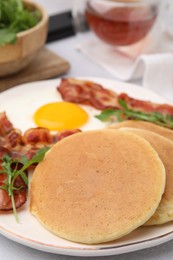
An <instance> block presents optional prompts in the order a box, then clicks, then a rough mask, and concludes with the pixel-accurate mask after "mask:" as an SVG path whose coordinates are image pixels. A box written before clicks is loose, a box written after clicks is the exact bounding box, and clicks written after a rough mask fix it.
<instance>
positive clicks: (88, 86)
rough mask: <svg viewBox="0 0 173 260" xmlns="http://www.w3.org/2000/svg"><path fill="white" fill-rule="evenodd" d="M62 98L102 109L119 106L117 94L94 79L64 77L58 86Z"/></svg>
mask: <svg viewBox="0 0 173 260" xmlns="http://www.w3.org/2000/svg"><path fill="white" fill-rule="evenodd" d="M57 90H58V92H59V93H60V94H61V96H62V99H63V100H65V101H68V102H73V103H77V104H83V105H90V106H92V107H94V108H96V109H99V110H102V109H106V108H110V107H117V106H118V102H117V94H116V93H115V92H113V91H111V90H109V89H106V88H104V87H103V86H102V85H100V84H97V83H95V82H92V81H84V80H78V79H73V78H69V79H62V80H61V83H60V85H59V86H58V88H57Z"/></svg>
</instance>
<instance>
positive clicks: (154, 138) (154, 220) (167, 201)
mask: <svg viewBox="0 0 173 260" xmlns="http://www.w3.org/2000/svg"><path fill="white" fill-rule="evenodd" d="M120 130H125V131H129V132H131V133H135V134H137V135H138V136H141V137H143V138H145V139H146V140H147V141H148V142H149V143H150V144H151V145H152V147H153V148H154V149H155V150H156V151H157V153H158V155H159V157H160V159H161V160H162V162H163V164H164V166H165V170H166V186H165V191H164V194H163V196H162V200H161V202H160V204H159V206H158V208H157V210H156V212H155V214H154V215H153V216H152V217H151V218H150V219H149V221H147V223H146V224H145V225H157V224H163V223H166V222H168V221H172V220H173V159H172V158H173V142H172V141H170V140H168V139H167V138H164V137H162V136H160V135H158V134H156V133H153V132H151V131H147V130H143V129H135V128H128V127H127V128H120Z"/></svg>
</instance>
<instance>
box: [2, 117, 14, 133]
mask: <svg viewBox="0 0 173 260" xmlns="http://www.w3.org/2000/svg"><path fill="white" fill-rule="evenodd" d="M11 130H13V125H12V123H11V122H10V121H9V119H8V118H7V115H6V113H5V112H2V113H0V136H4V135H6V134H8V133H9V132H10V131H11Z"/></svg>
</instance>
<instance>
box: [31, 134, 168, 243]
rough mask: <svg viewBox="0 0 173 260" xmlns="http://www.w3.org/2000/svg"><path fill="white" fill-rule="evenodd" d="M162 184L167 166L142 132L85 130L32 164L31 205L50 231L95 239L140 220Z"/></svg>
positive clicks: (116, 234)
mask: <svg viewBox="0 0 173 260" xmlns="http://www.w3.org/2000/svg"><path fill="white" fill-rule="evenodd" d="M144 155H145V156H144ZM164 188H165V168H164V166H163V164H162V162H161V160H160V158H159V156H158V154H157V153H156V151H155V150H154V149H153V148H152V146H151V145H150V144H149V143H148V142H147V141H145V140H144V139H143V138H141V137H138V136H137V135H136V134H131V133H128V132H123V131H118V130H117V131H116V130H114V131H113V130H112V131H110V130H98V131H88V132H82V133H79V134H76V135H72V136H70V137H67V138H66V139H64V140H62V141H61V142H59V143H57V144H55V145H54V146H53V147H52V148H51V150H50V151H49V152H48V153H47V154H46V156H45V158H44V160H43V161H42V162H41V163H39V165H38V166H37V167H36V169H35V171H34V174H33V177H32V180H31V187H30V210H31V212H32V214H34V215H35V216H36V217H37V219H38V220H39V221H40V223H42V225H43V226H44V227H46V228H47V229H48V230H49V231H51V232H53V233H54V234H56V235H58V236H60V237H62V238H65V239H67V240H71V241H75V242H79V243H86V244H96V243H102V242H108V241H112V240H114V239H117V238H120V237H122V236H124V235H126V234H128V233H130V232H131V231H133V230H134V229H136V228H137V227H139V226H141V225H143V224H144V223H145V222H146V221H147V220H148V219H149V218H150V217H151V216H152V215H153V214H154V212H155V210H156V209H157V207H158V205H159V202H160V200H161V197H162V194H163V192H164Z"/></svg>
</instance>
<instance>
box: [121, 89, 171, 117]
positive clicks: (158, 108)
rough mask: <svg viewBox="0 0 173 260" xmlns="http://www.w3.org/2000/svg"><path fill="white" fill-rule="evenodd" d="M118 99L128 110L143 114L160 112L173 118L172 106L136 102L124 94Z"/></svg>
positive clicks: (141, 101)
mask: <svg viewBox="0 0 173 260" xmlns="http://www.w3.org/2000/svg"><path fill="white" fill-rule="evenodd" d="M118 99H122V100H124V101H125V102H126V103H127V105H128V106H129V107H130V108H133V109H135V110H140V111H145V112H154V111H155V112H160V113H162V114H163V115H166V114H169V115H172V116H173V106H171V105H168V104H161V105H160V104H156V103H152V102H149V101H143V100H138V99H135V98H131V97H129V96H128V95H127V94H126V93H121V94H120V95H118Z"/></svg>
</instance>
